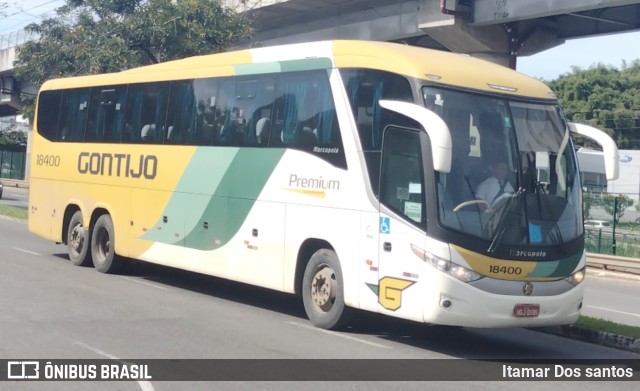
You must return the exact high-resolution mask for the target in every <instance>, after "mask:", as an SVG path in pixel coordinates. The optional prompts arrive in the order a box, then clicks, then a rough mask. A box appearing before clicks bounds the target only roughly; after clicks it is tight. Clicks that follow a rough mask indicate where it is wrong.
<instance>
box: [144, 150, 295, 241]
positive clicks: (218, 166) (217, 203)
mask: <svg viewBox="0 0 640 391" xmlns="http://www.w3.org/2000/svg"><path fill="white" fill-rule="evenodd" d="M284 152H285V150H284V149H266V148H265V149H258V148H247V149H244V148H243V149H239V148H224V147H222V148H199V149H198V150H197V151H196V153H195V154H194V156H193V158H192V160H191V162H190V163H189V165H188V166H187V168H186V170H185V174H184V176H183V178H182V179H181V180H180V183H179V184H178V186H177V188H176V190H175V192H174V195H173V196H172V197H171V200H170V201H169V203H168V204H167V207H166V208H165V211H164V212H163V214H162V215H163V216H180V217H182V218H183V219H184V232H185V235H184V236H183V237H180V238H178V237H176V236H175V234H174V233H172V232H170V231H168V230H165V231H163V230H160V231H152V232H148V233H147V234H145V235H143V238H144V239H147V240H152V241H157V242H162V243H167V244H176V245H184V246H186V247H189V248H194V249H198V250H213V249H216V248H219V247H222V246H224V245H225V244H226V243H227V242H228V241H229V240H230V239H231V238H232V237H233V236H234V235H235V234H236V233H237V232H238V230H239V229H240V227H241V226H242V223H243V222H244V221H245V219H246V218H247V216H248V214H249V212H250V211H251V208H252V207H253V205H254V203H255V201H256V199H257V198H258V196H259V195H260V193H261V192H262V189H263V188H264V185H265V184H266V183H267V181H268V180H269V178H270V177H271V174H272V173H273V170H274V169H275V167H276V166H277V165H278V162H279V161H280V159H281V158H282V156H283V155H284ZM157 225H162V224H161V222H160V221H158V222H157Z"/></svg>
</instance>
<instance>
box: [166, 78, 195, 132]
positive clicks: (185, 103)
mask: <svg viewBox="0 0 640 391" xmlns="http://www.w3.org/2000/svg"><path fill="white" fill-rule="evenodd" d="M196 118H197V115H196V101H195V96H194V90H193V80H179V81H173V82H171V92H170V94H169V109H168V110H167V124H166V129H165V132H164V135H163V136H164V143H165V144H185V143H187V142H188V140H189V134H191V133H193V132H195V126H196Z"/></svg>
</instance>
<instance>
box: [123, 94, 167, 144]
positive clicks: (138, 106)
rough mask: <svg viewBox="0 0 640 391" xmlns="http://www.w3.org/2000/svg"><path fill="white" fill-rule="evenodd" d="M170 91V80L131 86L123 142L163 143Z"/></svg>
mask: <svg viewBox="0 0 640 391" xmlns="http://www.w3.org/2000/svg"><path fill="white" fill-rule="evenodd" d="M168 91H169V83H168V82H158V83H145V84H132V85H130V86H129V93H128V94H127V110H126V113H125V133H124V134H123V136H122V141H123V142H133V143H139V142H143V143H148V144H158V143H162V141H163V140H162V134H163V130H164V129H165V120H166V114H167V100H168V95H169V94H168Z"/></svg>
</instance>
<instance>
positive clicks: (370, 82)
mask: <svg viewBox="0 0 640 391" xmlns="http://www.w3.org/2000/svg"><path fill="white" fill-rule="evenodd" d="M340 74H341V76H342V82H343V84H344V87H345V89H346V91H347V95H348V96H349V101H350V103H351V110H352V112H353V117H354V119H355V121H356V126H357V127H358V135H359V136H360V144H361V146H362V150H363V151H364V157H365V161H366V163H367V171H368V173H369V183H370V184H371V189H372V190H373V192H374V194H376V195H377V194H378V193H379V189H378V186H379V182H380V175H379V174H380V162H381V160H380V159H381V153H380V150H381V148H382V136H383V134H382V133H383V130H384V127H385V126H386V125H388V124H391V123H393V124H396V125H398V124H403V121H404V119H403V117H401V116H397V115H394V114H393V113H391V112H388V111H386V110H382V109H381V108H380V105H379V104H378V102H379V101H380V99H391V100H400V101H406V102H413V101H414V98H413V92H412V91H411V85H410V84H409V81H408V80H407V79H406V78H405V77H403V76H400V75H396V74H393V73H389V72H384V71H377V70H371V69H360V68H353V69H341V70H340Z"/></svg>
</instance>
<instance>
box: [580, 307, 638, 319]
mask: <svg viewBox="0 0 640 391" xmlns="http://www.w3.org/2000/svg"><path fill="white" fill-rule="evenodd" d="M585 307H587V308H595V309H597V310H603V311H610V312H617V313H618V314H624V315H631V316H637V317H639V318H640V314H634V313H633V312H624V311H616V310H610V309H608V308H602V307H594V306H592V305H586V306H585Z"/></svg>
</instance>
